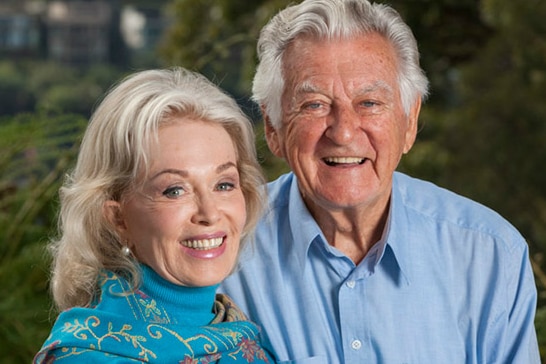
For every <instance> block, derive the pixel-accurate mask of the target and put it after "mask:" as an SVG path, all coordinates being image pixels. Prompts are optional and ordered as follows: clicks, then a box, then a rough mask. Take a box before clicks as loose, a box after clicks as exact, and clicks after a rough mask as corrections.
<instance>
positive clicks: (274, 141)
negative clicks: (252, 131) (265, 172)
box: [262, 106, 284, 158]
mask: <svg viewBox="0 0 546 364" xmlns="http://www.w3.org/2000/svg"><path fill="white" fill-rule="evenodd" d="M262 115H263V116H264V133H265V140H266V141H267V146H268V147H269V150H270V151H271V153H273V154H274V155H275V156H276V157H279V158H284V155H283V153H282V150H281V142H280V140H279V134H278V131H277V130H276V129H275V128H274V127H273V124H271V118H270V117H269V115H268V114H267V112H266V110H265V107H263V106H262Z"/></svg>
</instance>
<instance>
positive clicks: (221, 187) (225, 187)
mask: <svg viewBox="0 0 546 364" xmlns="http://www.w3.org/2000/svg"><path fill="white" fill-rule="evenodd" d="M234 188H235V184H233V183H230V182H223V183H220V184H218V186H217V187H216V189H217V190H218V191H231V190H233V189H234Z"/></svg>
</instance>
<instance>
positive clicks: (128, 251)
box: [121, 245, 131, 257]
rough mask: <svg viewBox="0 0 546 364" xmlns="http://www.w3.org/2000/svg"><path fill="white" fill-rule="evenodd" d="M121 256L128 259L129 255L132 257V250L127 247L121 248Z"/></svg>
mask: <svg viewBox="0 0 546 364" xmlns="http://www.w3.org/2000/svg"><path fill="white" fill-rule="evenodd" d="M121 254H123V255H124V256H126V257H128V256H129V255H131V249H130V248H129V247H128V246H127V245H123V246H122V247H121Z"/></svg>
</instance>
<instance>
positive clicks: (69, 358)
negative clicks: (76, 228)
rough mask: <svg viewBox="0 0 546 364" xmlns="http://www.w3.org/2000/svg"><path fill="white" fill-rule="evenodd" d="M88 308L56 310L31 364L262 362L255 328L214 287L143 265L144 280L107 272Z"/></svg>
mask: <svg viewBox="0 0 546 364" xmlns="http://www.w3.org/2000/svg"><path fill="white" fill-rule="evenodd" d="M100 282H101V292H102V293H101V296H100V297H99V299H98V300H97V301H96V302H94V304H93V306H92V307H90V308H81V307H76V308H72V309H69V310H67V311H64V312H62V313H61V314H60V315H59V317H58V319H57V321H56V323H55V325H54V327H53V329H52V331H51V335H50V336H49V338H48V339H47V340H46V342H45V343H44V345H43V347H42V349H41V350H40V352H38V354H37V355H36V356H35V358H34V363H54V362H78V363H85V362H106V361H107V362H108V363H116V362H131V361H136V362H158V363H184V364H186V363H187V364H190V363H191V364H206V363H269V362H273V360H272V358H271V356H270V355H269V354H268V353H267V352H266V351H265V350H263V348H262V347H261V344H260V339H259V330H258V328H257V327H256V325H255V324H253V323H252V322H250V321H247V319H246V317H245V315H244V314H243V313H242V312H241V311H240V310H239V308H237V306H236V305H235V304H234V303H233V301H231V299H230V298H229V297H227V296H225V295H221V294H218V295H217V294H216V288H217V286H212V287H198V288H190V287H180V286H176V285H174V284H171V283H169V282H166V281H164V280H162V279H161V278H160V277H159V276H158V275H157V274H156V273H155V272H153V271H152V270H151V269H150V268H148V267H145V266H143V285H142V287H141V288H140V289H137V290H134V291H133V290H131V288H130V286H129V283H128V282H127V281H126V280H125V279H124V278H122V277H120V276H118V275H116V274H115V273H112V272H104V274H103V275H102V276H101V279H100Z"/></svg>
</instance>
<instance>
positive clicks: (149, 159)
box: [34, 68, 272, 363]
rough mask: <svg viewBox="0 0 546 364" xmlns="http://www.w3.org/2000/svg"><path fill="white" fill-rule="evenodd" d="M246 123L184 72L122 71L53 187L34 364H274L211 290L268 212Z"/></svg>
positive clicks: (254, 334) (253, 331)
mask: <svg viewBox="0 0 546 364" xmlns="http://www.w3.org/2000/svg"><path fill="white" fill-rule="evenodd" d="M253 140H254V138H253V133H252V127H251V124H250V122H249V121H248V119H247V118H246V117H245V115H244V114H243V113H242V112H241V111H240V109H239V108H238V106H237V105H236V103H235V102H234V100H233V99H232V98H230V97H229V96H227V95H226V94H224V93H223V92H222V91H220V90H219V89H218V88H217V87H216V86H214V85H213V84H212V83H210V82H209V81H208V80H206V79H205V78H204V77H203V76H200V75H198V74H194V73H191V72H189V71H186V70H184V69H180V68H177V69H172V70H151V71H144V72H140V73H136V74H134V75H132V76H129V77H128V78H127V79H125V80H124V81H123V82H122V83H120V84H119V85H118V86H117V87H115V88H114V89H113V90H112V91H111V92H110V93H109V94H108V95H107V96H106V98H105V99H104V100H103V101H102V103H101V104H100V106H99V107H98V108H97V110H96V112H95V113H94V115H93V117H92V118H91V121H90V123H89V126H88V128H87V131H86V133H85V135H84V138H83V141H82V145H81V149H80V153H79V157H78V161H77V164H76V167H75V169H74V171H73V172H72V173H71V174H70V175H69V177H68V179H67V181H66V183H65V184H64V186H63V187H62V188H61V190H60V196H61V211H60V238H59V239H58V240H57V241H54V242H53V243H52V252H53V256H54V262H53V276H52V292H53V298H54V301H55V304H56V306H57V308H58V309H59V310H60V311H62V313H61V314H60V315H59V317H58V318H57V321H56V323H55V325H54V327H53V329H52V332H51V335H50V336H49V338H48V339H47V341H46V342H45V344H44V346H43V347H42V349H41V350H40V352H39V353H38V354H37V355H36V357H35V359H34V362H36V363H45V362H46V363H50V362H56V361H60V362H62V361H67V362H70V361H73V362H78V363H80V362H104V361H108V362H109V363H111V362H127V361H144V362H160V363H175V362H176V363H210V362H220V363H231V362H241V363H247V362H253V363H262V362H271V361H272V359H271V357H270V356H269V354H268V353H267V352H266V351H264V350H263V349H262V347H261V344H260V341H259V331H258V328H257V327H256V326H255V325H254V324H253V323H251V322H249V321H247V320H246V318H245V316H244V315H243V314H242V312H241V311H240V310H239V309H237V307H236V306H235V305H234V303H233V302H232V301H230V299H229V298H228V297H226V296H224V295H220V294H218V295H217V294H216V289H217V287H218V285H219V283H220V282H221V281H222V280H223V279H224V278H226V276H227V275H228V274H230V272H231V271H232V270H233V268H234V266H235V264H236V260H237V256H238V252H239V249H240V245H241V241H244V238H245V236H247V235H248V233H249V232H250V231H252V229H253V228H254V226H255V224H256V221H257V219H258V217H259V213H260V211H261V208H262V197H263V196H262V195H261V194H262V189H261V185H262V184H263V182H264V181H263V177H262V174H261V171H260V167H259V165H258V164H257V162H256V156H255V148H254V141H253Z"/></svg>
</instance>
